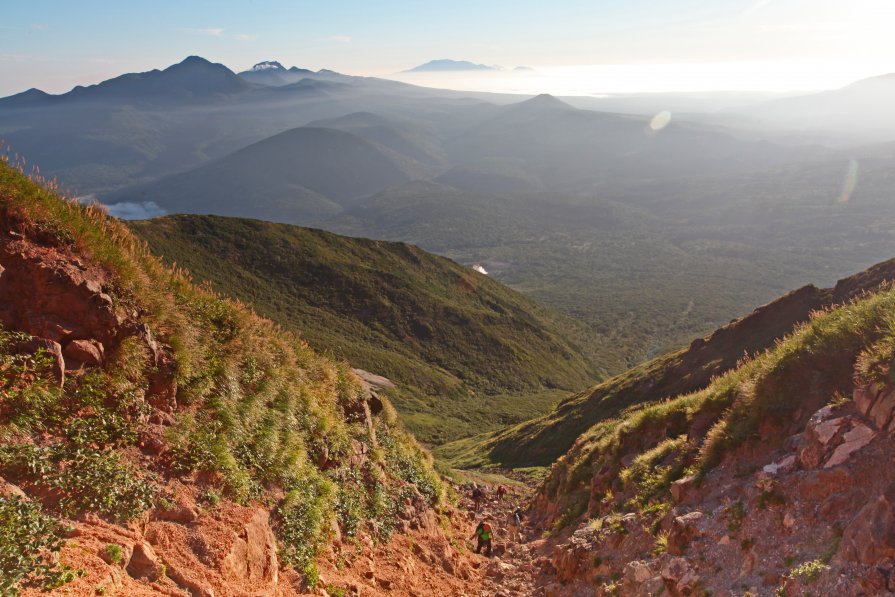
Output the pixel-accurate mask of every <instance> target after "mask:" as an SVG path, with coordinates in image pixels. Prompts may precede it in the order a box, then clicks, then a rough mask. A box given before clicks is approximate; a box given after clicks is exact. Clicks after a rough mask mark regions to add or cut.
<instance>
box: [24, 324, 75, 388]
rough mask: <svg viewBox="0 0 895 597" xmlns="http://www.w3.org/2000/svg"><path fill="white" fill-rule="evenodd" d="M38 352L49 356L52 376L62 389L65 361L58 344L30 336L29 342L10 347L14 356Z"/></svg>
mask: <svg viewBox="0 0 895 597" xmlns="http://www.w3.org/2000/svg"><path fill="white" fill-rule="evenodd" d="M39 350H43V351H45V352H46V353H47V354H48V355H49V356H50V359H51V361H52V365H53V376H54V377H55V378H56V381H58V382H59V386H60V387H62V385H63V384H64V383H65V359H64V358H63V357H62V346H61V345H60V344H59V343H58V342H56V341H54V340H49V339H47V338H38V337H35V336H32V337H31V338H30V339H29V340H26V341H24V342H19V343H18V344H16V345H15V346H13V347H12V352H13V353H15V354H23V353H29V354H34V353H36V352H37V351H39Z"/></svg>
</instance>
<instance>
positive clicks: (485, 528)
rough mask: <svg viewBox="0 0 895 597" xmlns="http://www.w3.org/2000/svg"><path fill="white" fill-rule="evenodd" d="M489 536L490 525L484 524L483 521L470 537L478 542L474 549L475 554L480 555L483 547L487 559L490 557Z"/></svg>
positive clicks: (490, 532)
mask: <svg viewBox="0 0 895 597" xmlns="http://www.w3.org/2000/svg"><path fill="white" fill-rule="evenodd" d="M491 535H492V531H491V523H489V522H485V521H484V520H483V521H481V522H480V523H479V526H477V527H476V528H475V532H474V533H473V534H472V537H474V538H475V539H477V540H478V543H477V544H476V547H475V552H476V553H481V551H482V548H483V547H484V548H485V555H486V556H488V557H489V558H490V557H491ZM472 537H471V538H472Z"/></svg>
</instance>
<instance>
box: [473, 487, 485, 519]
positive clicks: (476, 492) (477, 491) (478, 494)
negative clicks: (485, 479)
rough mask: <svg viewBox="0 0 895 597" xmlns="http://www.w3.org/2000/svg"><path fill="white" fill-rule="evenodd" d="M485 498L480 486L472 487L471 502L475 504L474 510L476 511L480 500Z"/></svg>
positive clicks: (479, 505)
mask: <svg viewBox="0 0 895 597" xmlns="http://www.w3.org/2000/svg"><path fill="white" fill-rule="evenodd" d="M484 499H485V492H484V491H482V488H481V487H479V486H478V485H476V486H475V487H473V488H472V503H473V504H474V505H475V511H476V513H478V511H479V509H480V508H481V505H482V501H483V500H484Z"/></svg>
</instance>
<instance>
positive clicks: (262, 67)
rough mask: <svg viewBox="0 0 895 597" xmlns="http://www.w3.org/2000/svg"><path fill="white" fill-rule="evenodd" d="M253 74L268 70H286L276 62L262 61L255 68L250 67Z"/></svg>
mask: <svg viewBox="0 0 895 597" xmlns="http://www.w3.org/2000/svg"><path fill="white" fill-rule="evenodd" d="M252 70H253V71H254V72H258V71H269V70H286V69H285V68H284V67H283V65H282V64H280V63H279V62H277V61H276V60H264V61H262V62H259V63H258V64H256V65H255V66H253V67H252Z"/></svg>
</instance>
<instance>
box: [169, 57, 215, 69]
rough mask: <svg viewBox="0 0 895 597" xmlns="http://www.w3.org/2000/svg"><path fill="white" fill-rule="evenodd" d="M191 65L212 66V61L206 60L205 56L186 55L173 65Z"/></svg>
mask: <svg viewBox="0 0 895 597" xmlns="http://www.w3.org/2000/svg"><path fill="white" fill-rule="evenodd" d="M193 65H195V66H199V65H201V66H212V65H213V63H212V62H211V61H210V60H206V59H205V58H202V57H201V56H187V57H186V58H184V59H183V60H182V61H180V62H179V63H177V64H175V65H173V66H193ZM168 68H171V67H168Z"/></svg>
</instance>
